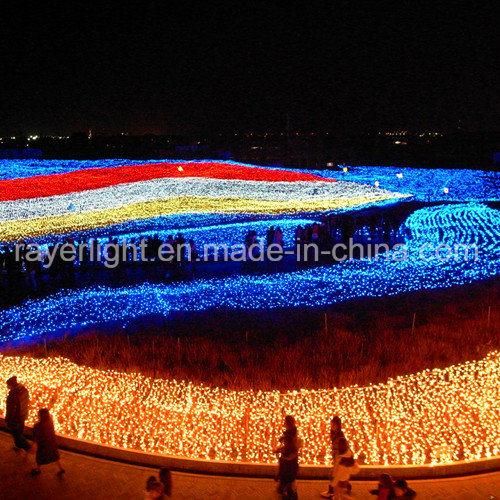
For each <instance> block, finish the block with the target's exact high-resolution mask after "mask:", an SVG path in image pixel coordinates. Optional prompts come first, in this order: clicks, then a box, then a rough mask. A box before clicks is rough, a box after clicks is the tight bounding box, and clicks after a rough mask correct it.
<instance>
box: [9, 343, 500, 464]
mask: <svg viewBox="0 0 500 500" xmlns="http://www.w3.org/2000/svg"><path fill="white" fill-rule="evenodd" d="M14 374H15V375H17V377H18V378H19V380H20V381H21V382H22V383H24V384H25V385H26V386H27V388H28V389H29V391H30V395H31V409H30V414H29V418H28V423H29V424H33V422H34V419H35V415H36V411H37V409H38V408H40V407H48V408H50V411H51V413H52V415H53V416H54V422H55V427H56V431H57V432H58V433H60V434H63V435H66V436H70V437H74V438H78V439H83V440H86V441H92V442H96V443H101V444H104V445H111V446H118V447H122V448H128V449H136V450H141V451H144V452H150V453H159V454H166V455H177V456H182V457H186V458H198V459H211V460H232V461H246V462H253V463H275V461H276V457H275V456H274V454H273V453H272V448H273V446H274V445H275V444H276V442H277V438H278V436H279V435H280V433H281V431H282V429H281V423H282V418H283V415H284V414H292V415H294V416H295V418H296V420H297V425H298V428H299V432H300V436H301V438H302V440H303V443H304V444H303V448H302V450H301V462H302V463H305V464H313V465H323V464H330V463H331V456H330V443H329V435H328V422H329V419H330V418H331V416H332V415H335V414H336V415H339V416H340V417H341V418H342V422H343V426H344V430H345V433H346V437H347V439H348V440H349V443H350V445H351V448H352V450H353V452H354V454H355V455H357V456H359V455H363V456H364V459H365V463H368V464H381V465H394V464H398V465H399V464H401V465H421V464H424V463H429V464H442V463H452V462H455V461H458V460H468V461H474V460H477V459H480V458H490V457H494V456H497V455H498V454H499V453H500V435H499V427H498V421H499V418H500V411H499V407H498V401H499V398H498V396H499V393H498V391H499V389H498V377H499V375H500V354H499V353H498V352H491V353H489V354H488V355H487V356H486V357H485V358H483V359H480V360H477V361H473V362H466V363H463V364H458V365H453V366H449V367H447V368H444V369H438V368H434V369H427V370H424V371H422V372H419V373H415V374H412V375H406V376H399V377H396V378H393V379H389V380H387V382H385V383H378V384H371V385H368V386H362V387H359V386H357V385H354V386H350V387H343V388H330V389H329V388H325V389H317V390H305V389H300V390H293V391H286V392H280V391H276V390H274V391H251V390H247V391H233V390H226V389H221V388H217V387H214V388H210V387H207V386H204V385H197V384H193V383H189V382H183V381H178V380H168V379H167V380H165V379H153V378H150V377H146V376H144V375H141V374H139V373H122V372H118V371H112V370H106V371H104V370H97V369H92V368H89V367H85V366H78V365H76V364H74V363H72V362H70V361H69V360H67V359H64V358H44V359H35V358H31V357H27V356H2V355H0V378H1V379H2V380H6V379H7V378H9V377H10V376H11V375H14ZM6 391H7V388H6V385H5V384H0V399H2V400H4V399H5V397H6ZM3 410H4V409H3V407H1V411H3Z"/></svg>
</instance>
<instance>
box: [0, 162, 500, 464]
mask: <svg viewBox="0 0 500 500" xmlns="http://www.w3.org/2000/svg"><path fill="white" fill-rule="evenodd" d="M87 163H88V164H87ZM127 163H128V166H127V165H124V164H123V163H119V162H118V163H115V162H113V161H109V162H102V163H101V164H94V163H92V162H65V163H61V164H58V165H54V164H52V163H50V162H48V163H43V162H42V163H40V162H38V163H37V162H32V165H31V164H30V165H31V167H30V168H32V171H31V175H20V173H21V172H22V171H23V170H22V168H21V167H19V166H16V165H15V166H14V167H15V168H13V173H12V175H10V174H4V173H3V172H2V173H0V177H2V180H0V200H3V201H1V202H0V242H12V241H16V240H18V239H20V238H25V239H27V240H29V241H34V242H41V243H44V244H46V243H47V242H50V241H60V240H61V239H62V238H64V237H68V236H71V237H76V238H80V239H88V238H102V239H104V238H106V239H107V238H108V237H109V236H113V237H115V236H116V237H118V238H119V239H125V238H130V237H133V238H139V237H144V236H147V235H151V234H156V233H159V234H160V236H161V237H162V238H165V237H166V236H167V235H170V234H172V233H175V232H177V231H182V232H184V235H185V237H187V238H191V237H192V238H193V239H195V241H196V244H197V245H199V244H201V243H210V242H212V243H224V242H226V243H228V244H235V243H238V242H240V243H241V242H242V241H243V239H244V236H245V232H246V231H248V230H249V229H253V230H255V231H258V233H259V235H261V234H264V233H265V231H266V228H268V227H269V226H270V225H275V226H276V225H281V227H282V229H283V230H284V232H285V237H284V240H285V245H291V243H292V241H293V232H294V228H295V227H296V226H297V225H298V224H308V223H311V222H312V221H314V220H319V219H320V218H321V217H322V216H324V215H325V214H329V213H338V212H342V211H345V210H348V209H353V208H365V207H367V206H379V205H386V204H395V203H398V202H400V201H403V200H404V199H406V198H407V197H414V198H416V199H417V200H419V201H438V202H440V203H441V204H439V205H436V206H424V207H423V208H420V209H418V210H416V211H414V212H413V213H411V214H410V215H409V216H408V217H407V218H406V220H405V221H404V223H403V225H402V228H400V229H401V230H402V231H403V232H404V234H405V245H404V253H405V255H401V254H399V253H398V251H397V250H395V249H392V250H390V251H388V252H386V253H385V254H384V255H383V256H382V257H381V258H378V259H370V258H364V259H358V260H355V259H354V260H350V261H347V262H342V263H339V264H337V265H321V266H317V267H309V268H301V269H298V270H292V271H290V272H279V273H274V274H251V273H250V274H239V273H236V274H234V275H231V276H224V277H213V278H205V279H201V278H196V277H195V279H192V280H191V281H183V282H182V281H180V282H165V283H151V282H147V281H145V282H143V283H140V284H136V285H131V286H119V287H112V286H110V287H106V286H93V287H88V288H80V289H73V290H71V289H69V290H61V291H59V292H56V293H53V294H51V295H48V296H45V297H42V298H36V299H30V300H26V301H24V302H21V303H19V304H18V305H13V306H9V307H6V308H4V309H2V310H0V345H2V344H3V345H9V346H15V345H18V344H30V343H36V342H38V341H40V340H41V339H42V338H50V337H51V336H54V337H60V336H61V335H63V334H64V335H65V334H68V333H70V334H72V333H77V332H80V331H84V330H88V329H94V328H95V329H97V330H98V331H99V330H100V329H106V326H107V325H109V324H113V325H115V326H116V325H119V326H120V327H124V328H126V327H127V325H128V324H129V323H130V322H134V321H137V320H140V321H143V320H144V321H147V319H148V318H151V317H153V318H155V317H161V318H162V319H168V318H169V317H170V315H171V314H172V313H178V312H182V313H186V314H189V313H196V312H200V311H213V310H215V309H218V310H225V311H227V310H231V311H241V310H266V311H269V310H272V309H276V308H281V309H290V308H310V309H318V308H324V307H328V306H329V305H331V304H334V303H338V302H344V301H348V300H351V299H360V298H366V297H387V296H394V295H399V294H404V293H408V292H412V291H418V290H433V289H439V288H447V287H453V286H460V285H465V284H470V283H474V282H479V281H482V280H487V279H491V278H495V277H497V276H498V275H499V274H500V245H499V243H500V241H499V233H498V228H499V227H500V212H499V211H498V210H496V209H495V208H492V206H488V205H486V204H484V203H481V202H486V201H495V200H496V199H497V198H498V190H497V189H496V188H495V187H491V186H492V183H493V184H494V181H495V177H494V176H493V175H492V174H491V173H485V172H473V171H460V172H461V173H460V174H459V175H457V174H456V172H453V171H442V172H441V171H425V172H417V171H416V170H415V171H413V170H405V171H404V173H402V172H400V171H399V170H398V171H396V170H383V169H382V170H381V169H368V170H365V171H363V173H361V171H358V172H357V173H356V171H355V170H354V171H352V172H351V171H350V170H348V171H347V172H339V171H335V172H328V171H325V172H323V173H321V172H314V173H310V172H309V173H308V172H300V171H295V172H291V171H289V170H286V169H272V168H269V169H266V168H258V167H252V166H248V165H241V164H235V163H230V162H162V163H161V164H158V163H155V162H146V163H145V164H144V165H134V164H133V162H130V163H129V162H127ZM0 165H2V163H1V162H0ZM44 165H45V167H46V168H47V171H46V174H48V175H43V176H40V174H43V173H44V171H43V168H42V167H43V166H44ZM25 166H26V165H25ZM97 166H101V167H104V168H95V167H97ZM28 170H29V169H28ZM429 172H430V173H429ZM34 174H37V175H38V176H34ZM429 176H430V177H429ZM332 177H335V178H336V179H332ZM401 193H404V194H401ZM471 201H472V203H470V202H471ZM457 202H460V203H457ZM440 245H449V246H450V247H452V248H455V247H457V246H458V248H459V249H462V250H463V246H466V245H472V246H473V247H474V248H475V249H477V255H475V256H474V255H471V256H470V257H471V258H469V259H464V256H463V255H462V254H460V255H458V257H457V258H455V256H452V257H451V258H448V259H444V260H442V259H438V258H437V257H436V255H435V254H434V255H433V252H434V249H435V248H436V247H439V246H440ZM423 248H424V249H425V250H424V251H423V252H422V249H423ZM472 253H474V251H472ZM403 257H404V258H403ZM493 348H494V347H491V346H490V347H488V350H490V349H493ZM484 352H486V351H483V353H484ZM454 361H455V360H451V361H449V363H452V362H454ZM420 366H427V365H420ZM420 366H419V368H420ZM441 366H443V365H441ZM419 368H418V369H419ZM499 370H500V356H499V354H498V353H497V352H492V353H490V354H489V355H488V356H487V357H486V358H484V359H482V360H478V361H475V362H470V363H464V364H460V365H455V366H451V367H449V368H446V369H434V370H426V371H424V372H421V373H416V374H414V375H407V376H402V377H398V378H396V379H392V380H388V381H387V382H386V383H381V384H377V385H370V386H367V387H357V386H352V387H345V388H339V389H335V388H325V389H321V390H296V391H289V392H278V391H231V390H224V389H218V388H209V387H205V386H200V385H196V384H192V383H188V382H181V381H175V380H163V379H151V378H148V377H145V376H143V375H141V374H131V373H124V372H123V373H122V372H118V371H99V370H96V369H92V368H89V367H84V366H77V365H75V364H73V363H71V362H70V361H68V360H65V359H62V358H46V359H34V358H30V357H10V356H2V355H0V378H2V379H4V378H7V377H8V376H10V375H13V374H16V375H17V376H18V377H19V379H20V380H21V381H23V383H24V382H25V383H26V384H27V386H28V387H29V389H30V392H31V395H32V397H33V411H32V413H31V416H30V418H31V420H30V422H32V421H33V418H34V413H35V412H34V410H35V409H36V408H38V407H40V406H48V407H50V408H51V412H52V413H53V415H54V416H55V419H56V423H57V429H58V431H59V432H60V433H62V434H65V435H68V436H73V437H77V438H80V439H85V440H90V441H96V442H99V443H104V444H111V445H114V446H120V447H124V448H131V449H138V450H143V451H148V452H155V453H162V454H174V455H180V456H183V457H188V458H191V457H194V458H202V459H215V460H235V461H250V462H261V463H271V462H274V461H275V456H274V454H273V453H272V451H271V450H272V447H273V445H274V444H275V443H276V439H277V437H278V435H279V433H280V432H281V421H282V416H283V414H286V413H291V414H293V415H294V416H295V417H296V418H297V421H298V424H299V429H300V433H301V436H302V438H303V440H304V444H305V446H304V450H303V453H302V461H303V462H304V463H309V464H328V463H330V461H331V457H330V456H329V443H328V421H329V419H330V417H331V415H332V414H339V415H340V416H341V417H342V419H343V421H344V424H345V428H346V434H347V437H348V439H349V441H350V442H351V444H352V448H353V450H354V452H355V453H356V454H357V455H359V454H361V455H363V456H364V457H365V460H366V463H369V464H423V463H449V462H454V461H457V460H462V459H465V460H475V459H479V458H483V457H491V456H494V455H498V453H499V451H500V449H499V447H500V437H499V433H498V424H497V422H498V420H499V417H500V415H499V408H498V396H499V394H498V391H499V389H498V375H499ZM369 380H372V379H369ZM4 397H5V385H4V384H0V399H2V398H4Z"/></svg>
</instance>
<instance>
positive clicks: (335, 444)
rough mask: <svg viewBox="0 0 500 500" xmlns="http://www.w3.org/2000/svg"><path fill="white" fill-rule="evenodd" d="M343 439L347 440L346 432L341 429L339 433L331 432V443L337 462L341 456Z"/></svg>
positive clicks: (333, 455)
mask: <svg viewBox="0 0 500 500" xmlns="http://www.w3.org/2000/svg"><path fill="white" fill-rule="evenodd" d="M341 439H345V436H344V432H343V431H342V429H339V430H338V431H335V432H334V431H333V430H330V441H331V443H332V458H333V460H334V461H335V459H336V458H337V457H338V455H339V441H340V440H341Z"/></svg>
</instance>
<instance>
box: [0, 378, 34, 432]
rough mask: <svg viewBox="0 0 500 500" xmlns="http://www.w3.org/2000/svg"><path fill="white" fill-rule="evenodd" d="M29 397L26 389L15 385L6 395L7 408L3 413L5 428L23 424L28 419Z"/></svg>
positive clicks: (20, 385)
mask: <svg viewBox="0 0 500 500" xmlns="http://www.w3.org/2000/svg"><path fill="white" fill-rule="evenodd" d="M29 403H30V396H29V393H28V389H26V387H24V385H22V384H17V385H16V386H15V387H13V388H12V389H11V390H10V391H9V394H8V395H7V408H6V412H5V423H6V424H7V427H12V426H16V425H19V424H24V422H25V420H26V418H27V417H28V406H29Z"/></svg>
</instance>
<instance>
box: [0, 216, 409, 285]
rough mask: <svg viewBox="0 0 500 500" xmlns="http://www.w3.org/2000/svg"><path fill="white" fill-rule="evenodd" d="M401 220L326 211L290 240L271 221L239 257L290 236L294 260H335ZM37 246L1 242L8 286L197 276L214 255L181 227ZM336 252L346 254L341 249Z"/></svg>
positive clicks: (395, 229) (389, 240)
mask: <svg viewBox="0 0 500 500" xmlns="http://www.w3.org/2000/svg"><path fill="white" fill-rule="evenodd" d="M391 214H392V212H391ZM400 221H401V215H399V216H398V214H395V215H394V214H392V215H388V214H384V213H379V214H377V215H362V214H361V215H359V214H358V215H356V216H355V215H350V214H340V215H330V216H324V217H323V218H322V220H321V221H320V222H316V223H312V224H308V225H305V226H304V225H299V226H297V227H296V229H295V231H294V235H293V238H287V239H286V241H287V243H285V238H284V233H283V230H282V229H281V228H280V227H279V226H271V227H269V228H268V229H267V231H266V232H265V234H264V235H262V236H260V237H259V234H258V233H257V232H256V231H255V230H249V231H247V233H246V234H245V235H244V239H243V241H242V243H243V244H244V247H245V248H246V252H247V255H246V257H247V259H245V260H244V259H241V260H243V261H244V262H246V264H247V267H250V266H248V262H249V261H250V263H252V262H255V261H257V260H259V257H261V254H262V252H263V250H265V249H268V248H270V247H271V245H272V250H273V256H274V257H275V260H274V262H277V261H279V257H280V256H281V257H282V256H283V255H284V254H283V252H284V250H285V246H286V244H288V245H289V246H291V242H292V241H294V243H295V248H294V249H292V253H294V254H295V255H296V262H297V263H298V264H305V263H309V264H312V265H314V263H318V262H325V260H326V261H328V260H331V257H329V256H328V252H329V251H330V250H331V249H332V247H333V246H334V245H337V244H339V243H341V244H344V245H346V246H348V245H349V243H353V244H356V245H358V248H357V249H355V250H356V251H357V252H358V254H359V248H360V246H361V247H363V246H364V247H367V246H369V245H375V244H380V243H385V244H387V245H389V246H392V245H394V244H395V243H396V242H399V241H400V240H401V234H400V231H399V225H400ZM198 243H199V242H198ZM34 251H35V246H34V245H32V244H29V243H28V244H26V243H23V242H19V243H17V244H16V245H14V244H11V245H3V246H2V247H1V248H0V281H5V282H6V283H5V285H6V287H5V288H19V286H21V288H22V287H24V288H25V289H26V290H27V292H28V293H31V292H38V291H39V289H40V288H41V285H42V284H43V283H44V282H45V281H48V282H49V283H51V284H54V285H56V286H73V285H74V284H78V279H79V277H81V276H85V275H86V274H89V273H91V272H92V270H96V269H105V268H108V269H110V270H113V271H114V272H115V274H116V275H118V276H122V277H123V278H126V272H125V270H126V269H138V268H141V269H142V268H149V269H151V268H152V267H154V268H155V272H156V274H157V276H163V277H165V278H173V279H184V278H190V277H193V276H194V273H195V270H196V267H197V262H198V260H204V259H208V260H210V256H207V255H204V254H202V252H201V251H199V249H198V247H197V243H196V242H195V241H194V240H193V239H186V238H185V237H184V235H183V234H182V233H178V234H175V235H174V234H171V235H169V236H167V237H166V238H165V239H162V238H160V236H159V235H158V234H155V235H149V236H145V237H144V239H141V240H139V239H138V238H135V239H131V240H127V241H125V240H123V238H119V237H116V236H110V237H109V238H108V239H107V240H103V239H100V240H97V239H95V238H91V239H82V240H76V239H72V238H65V239H63V240H61V241H59V242H54V243H50V244H49V245H48V246H45V247H43V251H41V252H39V253H38V255H39V257H40V258H38V259H33V252H34ZM346 252H347V250H346ZM160 253H161V254H162V256H163V258H161V259H160V258H159V255H160ZM358 254H356V253H354V254H352V257H353V258H358V257H359V255H358ZM336 256H337V257H339V258H341V257H342V255H340V254H338V253H337V252H336ZM28 257H29V258H28ZM199 257H202V259H199ZM264 257H265V256H264ZM267 257H268V258H269V256H267ZM276 257H278V259H276ZM350 257H351V255H349V258H350ZM260 260H261V261H262V260H266V259H260ZM218 261H219V262H221V259H218ZM152 265H153V266H152ZM148 266H149V267H148ZM252 267H258V266H257V265H253V266H252Z"/></svg>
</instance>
